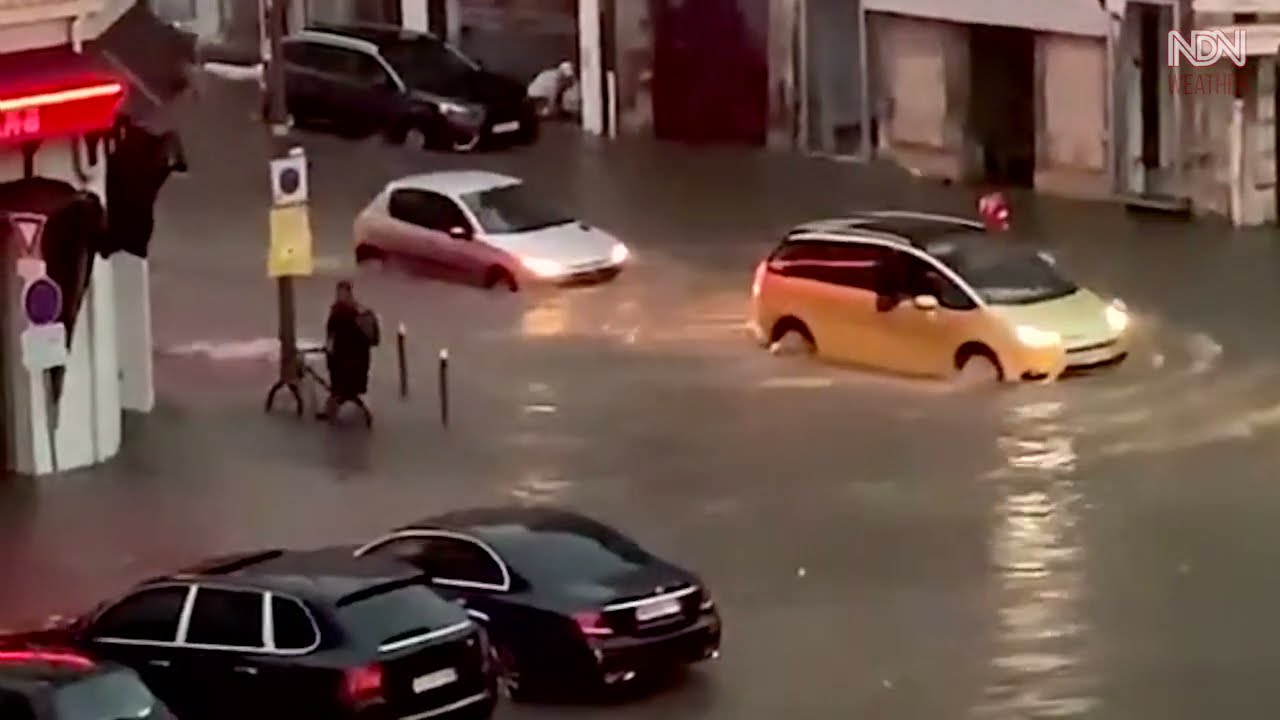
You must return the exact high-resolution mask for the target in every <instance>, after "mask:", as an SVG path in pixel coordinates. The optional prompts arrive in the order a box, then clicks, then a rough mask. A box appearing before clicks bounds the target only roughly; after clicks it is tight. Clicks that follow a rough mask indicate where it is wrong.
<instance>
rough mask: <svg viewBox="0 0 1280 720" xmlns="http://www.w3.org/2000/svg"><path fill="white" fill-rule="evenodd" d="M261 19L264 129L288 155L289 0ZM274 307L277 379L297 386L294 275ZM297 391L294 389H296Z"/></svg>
mask: <svg viewBox="0 0 1280 720" xmlns="http://www.w3.org/2000/svg"><path fill="white" fill-rule="evenodd" d="M261 6H262V9H263V13H262V22H263V23H264V30H265V36H266V43H265V47H264V48H263V49H264V50H265V51H266V52H264V53H263V58H262V62H263V77H264V78H265V80H266V82H265V85H264V88H263V90H264V92H266V94H267V98H266V99H267V102H266V109H267V117H266V121H267V133H268V141H269V142H270V143H271V152H272V157H273V158H284V157H288V154H289V149H290V147H291V143H290V142H289V110H288V108H287V107H286V105H285V97H284V87H285V78H284V62H283V59H284V58H283V55H284V53H283V47H282V41H283V39H284V27H285V21H286V15H287V14H288V11H289V3H288V0H261ZM276 290H277V292H276V300H277V302H276V310H277V317H278V320H279V330H280V332H279V337H280V382H281V383H284V384H286V385H290V386H296V385H297V383H298V380H299V373H298V369H299V368H298V331H297V310H296V308H295V303H294V287H293V278H292V277H289V276H287V275H286V276H283V277H280V278H278V279H277V281H276ZM295 394H296V393H295Z"/></svg>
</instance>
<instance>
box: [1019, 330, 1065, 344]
mask: <svg viewBox="0 0 1280 720" xmlns="http://www.w3.org/2000/svg"><path fill="white" fill-rule="evenodd" d="M1013 332H1014V334H1015V335H1017V336H1018V342H1020V343H1022V344H1023V345H1026V346H1027V347H1031V348H1047V347H1054V346H1056V345H1061V344H1062V336H1061V335H1059V334H1058V333H1056V332H1053V331H1052V330H1041V329H1040V328H1038V327H1035V326H1034V325H1019V326H1017V327H1015V328H1014V329H1013Z"/></svg>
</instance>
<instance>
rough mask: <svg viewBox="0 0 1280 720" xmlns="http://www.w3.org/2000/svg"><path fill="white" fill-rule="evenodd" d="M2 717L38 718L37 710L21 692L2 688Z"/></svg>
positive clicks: (28, 719) (8, 718)
mask: <svg viewBox="0 0 1280 720" xmlns="http://www.w3.org/2000/svg"><path fill="white" fill-rule="evenodd" d="M0 717H2V718H4V719H5V720H36V710H35V708H33V707H31V702H30V701H29V700H27V698H26V697H25V696H24V695H22V694H21V693H19V692H17V691H14V690H0Z"/></svg>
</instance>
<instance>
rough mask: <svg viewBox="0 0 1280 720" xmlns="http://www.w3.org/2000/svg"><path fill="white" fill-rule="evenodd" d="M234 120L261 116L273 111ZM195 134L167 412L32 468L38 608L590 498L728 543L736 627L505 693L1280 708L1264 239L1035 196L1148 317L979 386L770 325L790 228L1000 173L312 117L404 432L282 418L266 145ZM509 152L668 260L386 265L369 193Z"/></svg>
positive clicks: (158, 319)
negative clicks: (464, 268) (267, 407)
mask: <svg viewBox="0 0 1280 720" xmlns="http://www.w3.org/2000/svg"><path fill="white" fill-rule="evenodd" d="M209 121H210V122H212V119H210V120H209ZM221 122H223V123H224V124H226V125H230V126H233V127H241V128H242V129H244V128H251V127H252V126H251V124H250V123H251V121H250V119H249V117H248V113H247V112H246V113H245V114H244V117H242V118H241V117H240V116H239V115H236V116H235V118H231V119H226V118H224V119H222V121H221ZM236 123H239V125H238V126H237V125H236ZM228 132H232V131H228ZM244 132H245V133H248V132H249V131H248V130H247V129H246V130H244ZM237 137H238V136H237ZM254 137H256V136H254ZM245 138H247V139H240V140H236V141H235V142H240V143H242V144H243V146H244V149H243V152H244V153H245V154H249V155H251V154H252V153H253V152H257V150H256V149H255V148H256V147H257V146H256V145H254V142H255V141H254V140H253V139H252V138H250V136H248V135H247V134H246V136H245ZM190 142H191V147H190V148H189V153H190V155H191V158H190V161H191V165H192V168H193V175H192V176H191V177H190V178H188V179H185V180H183V181H178V182H175V183H173V185H172V186H171V187H170V188H169V189H168V190H166V195H165V196H164V197H163V207H162V211H161V213H160V226H161V229H160V232H159V235H158V236H157V239H156V241H155V242H154V254H153V262H152V275H153V278H152V291H153V297H154V304H155V307H154V316H155V344H156V348H157V389H158V393H159V397H160V407H159V408H158V409H157V410H156V412H155V413H153V414H152V415H151V416H148V417H145V418H130V421H129V423H128V425H127V428H126V447H125V450H124V452H123V453H122V455H121V457H120V458H119V459H118V460H117V461H116V462H114V463H112V464H110V465H108V466H105V467H102V468H99V469H95V470H92V471H88V472H78V473H72V474H70V475H68V476H65V477H61V478H56V479H50V480H45V481H41V482H39V483H36V484H32V483H27V482H25V481H18V480H14V481H12V482H11V483H9V486H8V487H7V489H6V491H5V493H4V494H3V496H2V497H0V540H2V541H0V573H2V574H0V577H3V578H5V579H6V580H7V582H4V583H3V584H0V621H3V622H5V623H8V624H11V625H18V624H22V623H24V622H30V621H33V620H37V621H38V620H39V619H41V618H43V617H45V616H46V615H48V614H52V613H65V612H73V611H77V610H81V609H83V608H85V607H87V606H89V605H91V604H93V603H94V602H96V601H97V600H98V599H100V598H101V597H103V596H106V595H110V594H112V593H115V592H119V591H121V590H122V589H124V588H125V587H126V586H127V585H128V583H130V582H133V581H136V580H139V579H142V578H144V577H146V576H147V575H148V574H151V573H154V572H156V571H159V570H164V569H169V568H171V567H173V566H175V565H178V564H180V563H185V562H189V561H192V560H194V559H196V558H199V557H201V556H203V555H207V554H212V553H215V552H227V551H233V550H238V549H246V548H252V547H263V546H291V545H312V544H319V543H326V544H327V543H333V542H339V541H347V540H360V539H365V538H368V537H370V536H372V535H373V534H375V533H378V532H380V531H382V530H385V529H388V528H390V527H393V526H396V525H398V524H401V523H404V522H408V521H411V520H413V519H416V518H418V517H420V516H424V515H427V514H429V513H434V512H439V511H443V510H446V509H452V508H457V507H463V506H467V505H475V504H482V503H489V504H493V503H555V504H563V505H567V506H570V507H573V508H575V509H579V510H582V511H585V512H588V513H590V514H593V515H595V516H598V517H600V518H601V519H602V520H605V521H606V522H608V523H610V524H612V525H615V526H617V527H619V528H621V529H623V530H624V531H626V532H628V533H629V534H632V535H634V536H635V537H636V538H638V539H639V540H641V541H642V542H643V543H644V544H646V545H649V546H652V548H653V549H654V550H656V551H657V552H658V553H659V554H662V555H665V556H669V557H672V558H673V559H676V560H678V561H680V562H681V563H682V564H684V565H687V566H689V567H691V568H693V569H695V570H697V571H698V572H700V573H701V574H702V575H703V576H704V577H705V578H706V580H707V581H708V583H709V585H710V587H711V588H712V589H713V590H714V592H715V594H716V596H717V601H718V603H719V606H720V608H721V611H722V612H723V614H724V618H725V623H726V636H725V647H724V654H723V657H722V658H721V659H720V660H719V661H716V662H715V663H712V664H709V665H707V666H705V667H701V668H698V669H696V670H695V671H694V672H693V673H691V674H690V676H689V677H687V678H683V679H681V680H680V681H678V682H677V683H676V684H675V685H674V686H673V687H668V688H665V689H663V690H662V692H659V693H656V694H652V695H646V696H643V697H639V698H633V699H631V700H630V701H629V702H626V703H620V704H619V705H617V706H615V707H607V708H590V707H551V708H548V707H537V706H532V707H525V706H520V707H507V708H504V709H503V710H502V711H500V713H499V717H502V718H507V719H511V720H520V719H525V718H553V717H554V718H584V719H594V718H623V719H625V718H637V719H638V718H645V719H649V718H658V717H661V718H665V719H669V720H684V719H687V718H688V719H692V718H707V719H712V720H755V719H757V718H759V719H761V720H764V719H766V718H776V717H780V716H782V717H786V716H789V717H794V718H840V717H868V718H885V719H889V718H892V719H895V720H896V719H902V720H907V719H912V720H914V719H917V718H961V717H972V718H982V719H984V720H986V719H1001V720H1003V719H1006V718H1007V719H1014V718H1018V719H1022V718H1076V717H1078V718H1108V719H1110V718H1116V719H1117V720H1132V719H1133V718H1161V720H1168V719H1172V718H1188V719H1192V718H1194V719H1196V720H1199V718H1202V717H1204V716H1206V715H1208V714H1209V713H1215V714H1217V715H1222V716H1230V717H1240V718H1255V717H1256V718H1263V717H1269V716H1271V715H1272V714H1274V712H1275V711H1276V710H1278V709H1280V695H1278V694H1277V693H1276V692H1275V691H1274V688H1273V682H1272V680H1271V678H1272V676H1274V675H1276V674H1277V673H1280V650H1278V649H1276V648H1277V646H1276V644H1275V643H1274V642H1273V641H1272V638H1271V634H1272V633H1273V632H1276V631H1277V630H1280V617H1278V616H1277V612H1276V610H1275V608H1277V607H1280V578H1278V577H1275V576H1274V573H1272V572H1271V568H1272V567H1274V566H1275V565H1276V564H1277V560H1280V523H1278V522H1277V520H1276V519H1277V518H1280V487H1278V486H1277V478H1276V473H1275V467H1276V460H1277V449H1276V448H1277V443H1276V439H1277V423H1280V330H1277V329H1276V328H1275V327H1274V326H1275V323H1274V322H1271V321H1270V318H1269V317H1268V316H1269V315H1270V314H1271V313H1273V312H1274V308H1276V307H1280V256H1278V255H1277V253H1278V252H1280V250H1278V249H1277V248H1276V247H1275V246H1274V245H1273V243H1274V239H1273V238H1271V237H1269V236H1268V234H1267V233H1266V232H1265V231H1264V232H1260V233H1254V234H1233V233H1231V232H1230V231H1228V230H1227V229H1225V228H1221V227H1217V226H1215V225H1213V224H1211V223H1203V224H1201V223H1197V224H1182V223H1175V222H1169V221H1162V220H1159V219H1137V218H1133V217H1128V216H1126V215H1124V214H1123V212H1122V210H1120V209H1118V208H1115V207H1112V206H1096V205H1086V204H1078V203H1068V202H1057V201H1049V200H1043V199H1039V200H1032V199H1028V198H1018V197H1015V198H1014V222H1015V224H1018V223H1022V225H1020V228H1025V230H1026V231H1027V232H1029V233H1031V234H1034V235H1035V236H1036V237H1037V238H1038V239H1042V240H1043V244H1044V245H1046V246H1047V247H1049V248H1051V249H1052V250H1053V252H1054V253H1055V255H1057V256H1058V257H1059V260H1060V263H1061V265H1062V266H1063V268H1065V270H1066V271H1067V272H1069V273H1071V275H1072V276H1073V277H1074V278H1075V279H1076V280H1077V281H1079V282H1080V284H1082V285H1085V286H1088V287H1090V288H1094V289H1096V290H1098V291H1099V292H1100V293H1104V294H1114V295H1117V296H1119V297H1123V298H1124V299H1125V300H1126V301H1127V302H1128V303H1129V305H1130V307H1131V308H1132V309H1133V310H1134V313H1135V315H1136V317H1137V328H1138V330H1137V332H1138V339H1137V341H1136V343H1135V346H1134V348H1133V352H1132V354H1131V356H1130V357H1129V359H1128V360H1127V362H1126V363H1125V364H1124V365H1122V366H1120V367H1118V368H1114V369H1111V370H1106V371H1101V372H1098V373H1094V374H1091V375H1087V376H1083V377H1074V378H1069V379H1065V380H1063V381H1061V382H1059V383H1055V384H1051V385H1025V386H1010V387H1003V388H988V389H984V390H983V391H981V392H974V391H959V390H954V389H952V388H950V387H948V386H946V385H944V384H942V383H934V382H927V381H913V380H903V379H896V378H887V377H882V376H878V375H875V374H870V373H865V372H862V371H859V370H854V369H848V368H836V367H829V366H823V365H818V364H815V363H813V362H811V361H809V360H808V359H806V358H802V357H785V356H784V357H776V356H773V355H771V354H770V353H768V352H767V351H765V350H764V349H762V348H759V347H757V346H755V345H754V344H753V343H752V342H751V340H750V339H749V337H748V336H747V334H746V331H745V328H744V323H745V320H746V315H745V312H746V302H747V297H748V293H749V286H750V282H751V271H752V268H753V265H754V263H755V262H756V261H757V260H758V259H759V258H760V257H761V256H762V255H763V254H765V253H767V252H768V251H769V249H771V247H772V246H773V245H774V244H776V242H777V241H778V239H779V238H780V237H781V233H782V232H783V231H784V230H785V229H786V228H787V227H788V226H790V225H792V224H794V223H797V222H799V221H802V220H805V219H809V218H813V217H821V216H824V215H827V216H829V215H834V214H839V213H840V212H841V211H843V210H848V209H853V208H860V207H875V206H884V207H900V208H913V209H923V210H953V211H960V212H966V211H967V210H968V208H969V207H971V204H972V194H971V193H968V192H966V191H963V190H960V189H949V188H940V187H936V186H925V185H916V184H914V182H913V181H911V180H909V179H907V178H904V177H898V176H896V175H894V174H892V173H890V171H888V170H881V169H869V168H864V167H860V166H851V165H839V164H833V163H826V162H824V161H819V160H809V159H803V158H796V157H793V156H789V155H769V154H759V153H746V152H742V151H738V150H722V149H708V150H699V151H690V150H687V149H682V148H676V147H667V146H656V145H650V144H629V143H625V142H624V143H620V144H618V145H615V146H597V145H594V144H591V143H585V142H583V141H581V140H580V139H578V138H576V137H572V136H570V135H569V134H567V133H566V134H558V133H555V132H553V133H550V134H549V137H548V138H547V139H546V141H545V142H544V143H542V144H540V145H539V146H537V147H535V148H532V149H530V150H528V151H522V152H518V153H515V154H510V155H497V154H495V155H480V156H476V157H472V158H466V157H442V156H436V155H427V154H415V153H408V152H406V151H404V150H401V149H399V148H389V147H385V146H383V145H380V144H378V143H368V144H363V145H358V146H353V145H350V144H344V143H342V142H340V141H336V140H331V139H326V138H311V139H309V140H308V151H309V154H310V157H311V158H312V162H313V169H312V172H313V174H314V177H313V188H312V203H313V208H314V209H313V212H314V215H315V222H316V233H317V246H318V247H317V252H318V253H319V254H320V256H321V259H322V260H323V262H322V267H323V268H324V271H323V272H322V274H321V275H320V276H318V277H316V278H314V279H311V280H308V281H305V282H302V283H301V284H300V285H301V287H300V290H299V303H300V308H301V309H302V312H301V320H300V335H302V336H303V337H315V336H317V335H318V334H319V329H320V321H321V319H322V318H323V313H324V312H325V309H326V306H325V303H326V302H327V299H328V298H329V296H330V294H331V292H332V284H333V282H334V281H335V280H336V279H337V278H338V277H345V276H351V277H353V278H354V280H355V284H356V292H357V293H358V295H359V296H360V297H361V299H362V300H363V301H364V302H365V303H367V304H369V305H371V306H372V307H374V308H375V309H377V310H378V312H379V313H380V314H381V318H382V326H383V332H384V337H385V338H388V339H390V338H391V336H392V334H393V333H394V331H395V329H396V328H397V327H398V326H400V325H401V324H403V326H404V329H405V332H406V337H407V343H408V348H409V370H410V375H409V376H410V397H409V399H408V400H406V401H402V400H400V399H399V398H398V397H397V384H398V380H397V375H396V369H395V355H394V343H391V342H384V344H383V346H382V347H381V348H379V349H378V351H377V354H376V357H375V371H374V372H375V377H374V378H373V381H372V382H373V391H372V396H371V397H372V406H373V408H374V412H375V413H376V415H377V425H376V429H375V430H374V431H373V432H372V433H366V432H365V431H364V430H362V429H360V428H359V427H356V426H355V425H354V424H353V425H351V426H349V427H343V428H337V429H333V428H328V427H325V426H322V425H319V424H317V423H314V422H312V421H310V420H304V421H299V420H297V419H296V418H293V417H292V416H290V415H287V414H280V415H278V416H266V415H264V414H263V413H262V410H261V403H262V399H263V395H264V393H265V391H266V389H267V387H268V386H269V385H270V383H271V381H272V379H273V373H274V369H273V366H272V344H271V342H270V338H271V337H273V335H274V332H275V326H274V306H273V299H274V289H273V287H272V286H271V285H270V283H269V282H268V281H267V280H266V279H265V278H264V277H263V275H264V264H265V263H264V248H263V247H262V245H261V242H260V238H261V236H262V234H263V228H262V227H261V226H262V225H264V224H265V205H264V203H265V198H264V197H260V196H264V195H265V192H266V191H265V180H266V178H265V171H263V170H262V169H261V168H260V167H259V166H258V165H256V164H254V163H248V162H246V163H238V164H237V163H228V162H226V160H225V157H227V156H228V152H229V151H228V150H227V144H228V143H230V142H232V141H229V140H226V139H225V138H215V137H214V136H212V135H203V136H202V135H199V134H193V135H192V138H191V141H190ZM254 157H256V156H254ZM220 158H222V159H221V160H220ZM473 165H476V166H480V167H484V168H487V169H495V170H502V171H506V172H509V173H512V174H518V175H521V176H523V177H526V178H528V179H529V181H530V182H534V183H537V184H538V185H540V186H541V187H542V188H543V190H544V191H545V192H546V193H547V194H549V195H550V196H552V197H556V198H558V199H559V200H561V201H562V205H563V206H564V207H565V208H566V209H567V210H569V211H570V212H576V213H580V214H581V216H582V217H583V218H584V219H586V220H588V221H590V222H592V223H595V224H598V225H600V226H602V227H605V228H608V229H610V230H611V231H614V232H616V233H617V234H618V235H619V236H620V237H622V238H623V239H624V240H626V241H627V243H628V244H629V245H630V246H631V247H632V249H633V251H634V256H635V263H634V266H633V267H631V268H630V269H629V270H628V271H627V272H624V273H623V274H622V276H621V277H620V278H619V279H618V280H617V281H616V282H614V283H612V284H609V285H606V286H601V287H594V288H582V289H574V290H571V291H565V292H561V293H544V292H534V293H528V294H525V293H521V294H517V295H511V294H506V293H492V294H490V293H485V292H484V291H482V290H479V289H475V288H468V287H462V286H458V285H454V284H448V283H442V282H438V281H435V280H431V279H424V278H422V277H419V276H417V275H415V274H414V273H411V272H406V271H403V270H400V269H397V268H391V269H390V270H388V271H377V272H375V271H372V270H359V271H357V270H355V269H354V268H351V267H350V258H351V248H350V222H351V218H352V217H353V216H354V214H355V213H356V212H357V211H358V209H359V208H360V207H361V206H362V205H363V204H364V203H365V202H366V201H367V200H368V198H369V197H370V196H372V194H374V193H375V192H376V191H377V190H378V189H379V188H380V187H381V185H382V184H383V183H385V182H386V181H387V180H389V179H391V178H393V177H396V176H399V175H403V174H407V173H409V172H415V171H423V170H427V169H438V168H441V167H467V166H473ZM259 185H261V186H262V187H259ZM229 208H235V210H234V211H232V210H229ZM442 349H447V350H448V352H449V358H450V364H449V373H450V375H449V378H448V383H449V389H450V402H451V417H450V425H449V427H448V428H447V429H446V428H443V427H441V425H440V422H439V411H438V403H437V393H436V386H437V372H438V368H437V357H438V353H439V351H440V350H442Z"/></svg>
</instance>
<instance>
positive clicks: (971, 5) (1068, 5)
mask: <svg viewBox="0 0 1280 720" xmlns="http://www.w3.org/2000/svg"><path fill="white" fill-rule="evenodd" d="M863 2H864V5H865V7H866V9H867V10H871V11H874V12H886V13H894V14H896V15H909V16H913V17H921V18H929V19H932V20H947V21H949V22H956V23H969V24H976V25H1000V26H1004V27H1017V28H1026V29H1028V30H1038V31H1041V32H1056V33H1065V34H1068V35H1087V36H1093V37H1104V36H1105V35H1106V34H1107V33H1108V31H1109V27H1110V19H1109V17H1108V13H1107V10H1106V9H1104V7H1101V6H1099V4H1098V0H863Z"/></svg>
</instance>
